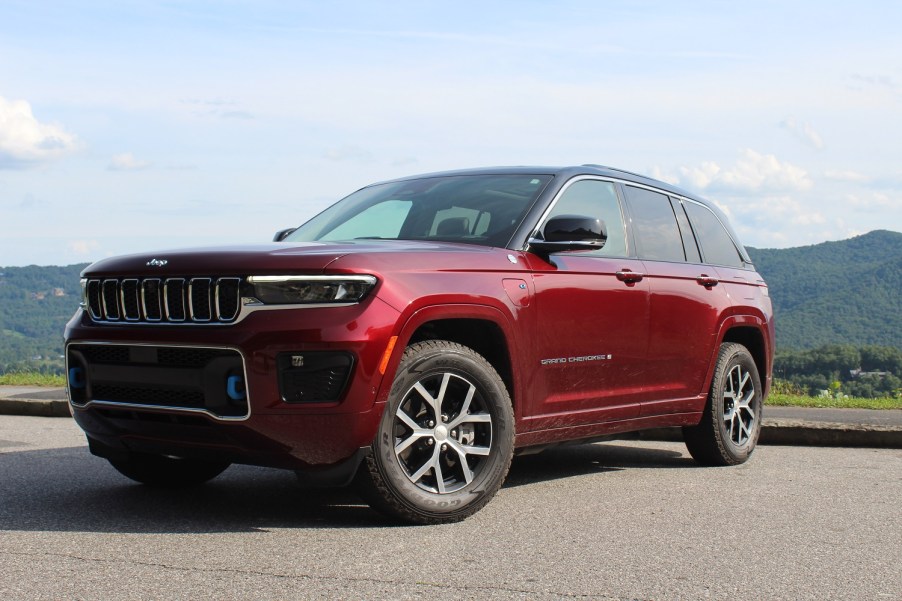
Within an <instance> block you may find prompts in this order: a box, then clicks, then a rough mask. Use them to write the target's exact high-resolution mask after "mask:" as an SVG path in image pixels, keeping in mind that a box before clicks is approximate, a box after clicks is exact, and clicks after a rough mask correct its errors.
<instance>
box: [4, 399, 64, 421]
mask: <svg viewBox="0 0 902 601" xmlns="http://www.w3.org/2000/svg"><path fill="white" fill-rule="evenodd" d="M0 415H31V416H35V417H72V413H71V411H70V410H69V401H65V400H60V399H51V400H46V399H22V398H20V399H0Z"/></svg>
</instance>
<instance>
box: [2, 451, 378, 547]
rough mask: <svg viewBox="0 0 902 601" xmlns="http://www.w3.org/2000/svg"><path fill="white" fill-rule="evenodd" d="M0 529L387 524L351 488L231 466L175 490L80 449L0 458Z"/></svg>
mask: <svg viewBox="0 0 902 601" xmlns="http://www.w3.org/2000/svg"><path fill="white" fill-rule="evenodd" d="M0 481H2V486H0V530H13V531H15V530H26V531H67V532H70V531H71V532H78V531H81V532H115V533H216V532H243V531H246V532H254V531H262V530H266V529H269V528H367V527H385V526H391V525H394V524H393V522H391V521H390V520H388V519H387V518H384V517H382V516H381V515H380V514H378V513H376V512H375V511H373V510H372V509H370V508H369V506H367V505H366V504H365V503H363V502H362V501H361V500H360V499H359V498H358V497H357V496H356V495H355V494H354V492H353V491H352V490H351V489H305V488H302V487H301V486H299V484H298V482H297V479H296V478H295V475H294V473H293V472H290V471H287V470H277V469H266V468H257V467H250V466H243V465H233V466H232V467H230V468H229V469H228V470H226V471H225V472H224V473H223V474H222V475H220V476H219V477H218V478H216V479H214V480H212V481H210V482H208V483H206V484H204V485H202V486H197V487H193V488H188V489H181V490H166V489H155V488H151V487H147V486H143V485H140V484H137V483H134V482H132V481H131V480H129V479H127V478H125V477H124V476H122V475H120V474H119V473H118V472H116V471H115V470H114V469H113V468H112V467H111V466H110V465H109V464H108V463H107V462H106V461H105V460H103V459H99V458H97V457H93V456H91V455H90V454H89V453H88V450H87V448H85V447H73V448H62V449H60V448H57V449H50V450H40V451H18V452H4V453H0Z"/></svg>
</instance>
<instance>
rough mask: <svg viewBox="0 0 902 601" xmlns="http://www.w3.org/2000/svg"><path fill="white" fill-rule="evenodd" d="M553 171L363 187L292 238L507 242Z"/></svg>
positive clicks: (495, 243)
mask: <svg viewBox="0 0 902 601" xmlns="http://www.w3.org/2000/svg"><path fill="white" fill-rule="evenodd" d="M551 177H552V176H550V175H532V174H516V175H455V176H444V177H426V178H422V179H413V180H405V181H401V182H389V183H385V184H377V185H373V186H369V187H367V188H363V189H362V190H359V191H357V192H355V193H354V194H351V195H350V196H348V197H346V198H344V199H343V200H341V201H339V202H338V203H336V204H334V205H333V206H331V207H329V208H328V209H326V210H325V211H323V212H322V213H320V214H319V215H317V216H316V217H314V218H313V219H311V220H310V221H308V222H307V223H305V224H304V225H302V226H301V227H299V228H298V229H297V230H295V231H294V232H292V233H291V234H290V235H289V236H287V237H286V238H285V240H286V241H294V242H314V241H347V240H364V239H368V240H440V241H444V242H464V243H467V244H479V245H483V246H499V247H501V246H505V245H507V243H508V241H509V240H510V238H511V235H513V233H514V231H515V230H516V229H517V226H519V225H520V222H521V221H522V220H523V217H524V216H525V215H526V212H527V211H528V210H529V208H530V207H531V206H532V204H533V203H534V202H535V200H536V198H537V197H538V195H539V194H540V193H541V192H542V190H543V189H544V188H545V186H546V185H547V184H548V182H549V181H550V180H551Z"/></svg>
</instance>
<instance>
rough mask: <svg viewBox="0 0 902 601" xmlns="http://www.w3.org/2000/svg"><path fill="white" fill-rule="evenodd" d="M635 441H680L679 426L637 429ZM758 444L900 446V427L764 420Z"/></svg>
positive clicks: (901, 439) (873, 447)
mask: <svg viewBox="0 0 902 601" xmlns="http://www.w3.org/2000/svg"><path fill="white" fill-rule="evenodd" d="M639 440H660V441H665V442H683V432H682V430H681V429H680V428H655V429H652V430H643V431H641V432H639ZM758 444H761V445H777V446H797V447H850V448H852V447H863V448H872V449H902V429H899V428H893V427H887V426H878V425H872V426H859V425H851V426H850V425H845V424H836V423H828V422H802V421H788V420H766V419H765V422H764V423H763V424H762V425H761V435H760V437H759V438H758Z"/></svg>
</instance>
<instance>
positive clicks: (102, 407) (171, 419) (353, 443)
mask: <svg viewBox="0 0 902 601" xmlns="http://www.w3.org/2000/svg"><path fill="white" fill-rule="evenodd" d="M397 319H398V312H397V311H396V310H394V309H393V308H391V307H389V306H388V305H386V304H385V303H383V302H382V301H380V300H379V299H378V298H375V297H372V298H370V299H367V300H366V301H365V302H364V303H361V304H359V305H353V306H348V307H327V308H309V309H306V308H305V309H285V310H275V311H260V312H256V313H254V314H252V315H249V316H248V317H247V318H246V319H244V320H243V321H241V322H240V323H234V324H230V325H223V326H192V325H185V326H179V327H176V326H156V327H154V326H151V325H147V324H139V325H136V324H128V323H123V324H96V323H94V322H93V321H92V320H91V319H90V317H89V316H88V315H86V314H85V313H84V312H83V311H78V312H77V313H76V315H75V316H74V317H73V318H72V320H71V321H70V322H69V324H68V326H67V328H66V345H67V346H66V349H67V352H66V356H67V361H69V362H70V363H71V365H70V366H69V367H70V368H72V367H76V368H82V371H81V372H73V371H72V370H71V369H70V391H69V392H70V402H71V405H72V409H73V415H74V417H75V420H76V422H77V423H78V424H79V426H81V427H82V429H84V430H85V432H86V434H87V436H88V438H89V439H91V440H93V441H95V443H96V444H97V445H102V446H103V448H105V449H112V451H111V452H116V451H118V452H148V453H160V454H167V455H176V456H183V457H197V458H208V457H217V458H224V457H225V458H228V459H229V460H230V461H232V462H235V463H247V464H253V465H266V466H273V467H285V468H291V469H308V468H314V469H316V468H324V467H326V466H330V465H336V464H338V463H340V462H342V461H344V460H347V459H348V458H350V457H352V456H354V455H355V454H356V453H358V452H359V449H360V448H361V447H366V446H368V445H369V444H370V443H371V442H372V440H373V437H374V436H375V433H376V429H377V427H378V423H379V420H380V418H381V415H382V408H383V405H384V397H385V396H386V395H387V392H385V391H382V386H383V379H384V377H383V374H382V373H380V370H379V366H380V364H381V363H382V359H383V355H384V353H385V352H386V349H387V348H388V342H389V339H390V337H391V336H392V335H393V334H394V332H393V328H394V327H395V324H396V322H397ZM95 346H97V347H100V346H108V347H111V348H115V349H123V348H125V349H137V350H132V351H131V352H132V355H131V356H132V359H135V360H136V362H135V363H134V365H131V367H129V366H125V365H123V364H115V363H108V364H105V365H95V364H94V363H93V362H92V361H88V362H87V363H85V359H84V353H82V354H79V352H80V351H84V350H85V349H89V348H94V347H95ZM157 349H176V350H178V349H184V350H186V351H194V350H197V349H206V351H205V352H208V353H209V352H212V353H214V354H216V353H217V352H219V353H220V354H224V355H229V354H231V357H214V359H213V361H214V363H215V365H214V367H203V366H201V367H196V369H195V371H194V372H193V373H192V372H191V370H190V369H187V368H183V367H180V366H178V365H171V364H167V365H165V366H164V365H161V364H158V363H155V362H154V363H150V362H148V361H156V359H155V357H156V354H155V353H156V352H157ZM305 353H307V354H308V356H328V357H334V356H340V355H343V356H347V357H349V358H350V359H349V362H350V367H347V369H348V370H349V374H350V375H349V377H348V378H347V383H346V384H342V386H341V390H340V392H338V393H336V394H335V395H333V397H334V398H327V399H326V400H322V399H321V398H316V395H310V396H312V397H313V398H305V397H304V395H303V392H301V393H300V394H299V393H298V392H297V390H298V389H297V388H295V389H292V392H291V394H288V393H286V389H285V381H286V380H285V378H284V377H283V378H282V379H281V382H282V386H280V377H279V376H280V373H282V374H283V375H284V373H285V370H286V369H291V368H292V366H291V365H290V362H289V364H287V365H286V357H288V358H289V359H290V358H291V357H303V356H304V354H305ZM126 356H128V353H126ZM148 356H150V357H152V358H153V359H147V357H148ZM108 361H113V360H108ZM142 361H143V362H142ZM294 367H297V365H295V366H294ZM301 369H303V368H301ZM236 374H238V375H240V376H241V377H240V383H241V389H240V392H241V393H243V394H245V395H246V396H245V399H244V401H243V402H244V403H245V405H246V406H245V407H240V398H239V397H240V396H241V395H240V394H237V395H236V394H234V393H235V392H236V391H237V389H236V387H235V383H236V382H237V381H238V380H239V378H238V375H236ZM294 375H295V378H294V380H295V381H297V380H298V377H297V376H298V374H297V373H295V374H294ZM300 376H301V380H303V374H300ZM73 378H74V379H73ZM79 378H83V379H84V381H79ZM104 378H106V379H107V380H111V379H115V380H117V381H118V382H119V383H121V382H122V381H125V383H126V384H129V385H134V386H136V387H138V388H140V389H142V390H144V389H148V388H150V389H166V388H167V387H169V388H172V387H176V388H177V386H176V384H177V383H181V384H185V383H186V382H191V381H194V382H199V384H198V386H199V387H200V388H202V389H204V390H208V389H210V387H211V386H212V387H214V388H216V390H214V391H213V392H212V393H206V394H207V399H206V400H203V399H202V400H201V401H199V403H200V404H198V401H196V400H190V401H189V400H186V399H185V398H182V397H178V395H176V396H177V399H176V400H175V401H173V402H171V403H167V402H166V401H165V399H164V400H160V398H158V396H154V397H153V400H152V402H149V401H147V398H145V397H144V395H143V394H142V395H138V394H137V393H131V392H129V391H130V390H132V389H131V388H127V387H126V388H122V387H119V388H118V389H117V390H118V391H119V392H118V393H116V394H114V393H111V392H103V393H98V392H94V390H95V389H94V388H92V385H93V383H92V379H95V380H96V382H100V381H101V380H103V379H104ZM230 378H231V380H230ZM175 381H178V382H175ZM210 382H212V383H210ZM107 383H108V382H107ZM230 387H231V388H230ZM301 389H303V386H302V385H301ZM97 390H101V389H100V388H99V387H98V388H97ZM227 390H229V393H228V394H227V393H226V391H227ZM123 391H124V392H123ZM131 394H133V395H134V396H133V397H130V396H129V395H131ZM229 395H231V396H232V397H233V398H231V399H229V398H225V397H227V396H229ZM326 396H328V395H326ZM113 397H114V398H113ZM139 397H140V398H139ZM111 399H112V400H111ZM210 399H213V400H210ZM236 406H238V408H237V409H236V408H235V407H236Z"/></svg>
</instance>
